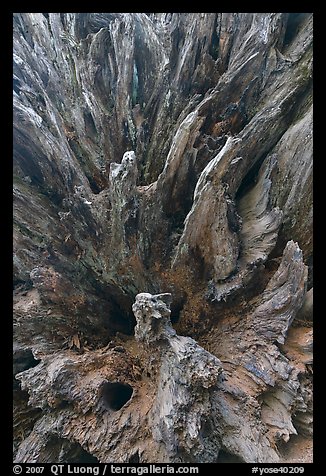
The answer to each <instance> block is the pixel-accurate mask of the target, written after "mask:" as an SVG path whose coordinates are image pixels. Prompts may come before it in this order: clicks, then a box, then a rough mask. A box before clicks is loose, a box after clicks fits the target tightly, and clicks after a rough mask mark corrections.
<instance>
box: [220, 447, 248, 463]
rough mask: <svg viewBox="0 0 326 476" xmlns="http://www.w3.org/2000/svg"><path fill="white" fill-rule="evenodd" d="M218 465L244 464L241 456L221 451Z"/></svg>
mask: <svg viewBox="0 0 326 476" xmlns="http://www.w3.org/2000/svg"><path fill="white" fill-rule="evenodd" d="M216 463H244V461H243V460H242V459H241V458H239V456H236V455H233V454H231V453H228V452H227V451H223V450H221V451H220V452H219V454H218V458H217V461H216Z"/></svg>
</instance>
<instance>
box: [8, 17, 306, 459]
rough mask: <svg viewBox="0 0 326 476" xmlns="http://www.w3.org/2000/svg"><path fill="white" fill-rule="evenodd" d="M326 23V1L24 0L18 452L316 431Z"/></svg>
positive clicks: (247, 447) (240, 449) (134, 451)
mask: <svg viewBox="0 0 326 476" xmlns="http://www.w3.org/2000/svg"><path fill="white" fill-rule="evenodd" d="M312 36H313V35H312V15H311V14H292V13H291V14H286V13H201V14H200V13H171V14H168V13H151V14H144V13H135V14H132V13H61V14H60V13H49V14H46V13H45V14H43V13H17V14H14V71H13V72H14V80H13V89H14V93H13V109H14V116H13V118H14V124H13V125H14V341H15V347H14V362H15V365H14V376H15V378H14V392H15V398H14V401H15V416H14V428H15V433H14V439H15V441H14V445H15V461H17V462H50V461H51V462H56V461H59V462H64V461H68V462H69V461H86V460H87V461H90V462H92V461H93V462H94V461H96V460H99V461H105V462H107V461H117V462H119V461H120V462H128V461H131V462H136V461H141V462H178V461H180V462H206V461H209V462H220V461H221V462H222V460H223V459H225V458H226V459H228V458H231V459H232V458H236V459H237V460H238V461H242V462H279V461H281V453H282V451H283V452H284V445H286V447H287V448H289V447H290V445H291V441H292V440H291V435H293V434H296V433H299V434H302V435H305V436H306V437H307V438H311V435H312V390H311V388H312V328H311V326H312V289H313V288H312V286H313V275H312V218H313V215H312ZM160 293H163V294H160ZM170 320H171V322H172V326H173V327H172V326H171V322H170ZM127 397H128V398H127ZM126 398H127V400H126V401H124V399H126ZM95 458H96V459H95ZM294 462H295V461H294Z"/></svg>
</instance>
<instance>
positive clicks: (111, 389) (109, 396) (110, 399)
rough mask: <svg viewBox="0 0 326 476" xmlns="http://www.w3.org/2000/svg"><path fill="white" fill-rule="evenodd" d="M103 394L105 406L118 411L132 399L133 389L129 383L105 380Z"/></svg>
mask: <svg viewBox="0 0 326 476" xmlns="http://www.w3.org/2000/svg"><path fill="white" fill-rule="evenodd" d="M101 394H102V400H103V402H104V405H105V407H106V408H108V409H110V410H114V411H118V410H120V408H122V407H123V406H124V405H125V404H126V403H127V402H128V400H130V398H131V396H132V394H133V389H132V387H131V386H130V385H129V384H127V383H120V382H105V383H104V384H103V386H102V390H101Z"/></svg>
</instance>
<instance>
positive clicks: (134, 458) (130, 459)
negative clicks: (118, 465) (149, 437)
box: [128, 451, 140, 463]
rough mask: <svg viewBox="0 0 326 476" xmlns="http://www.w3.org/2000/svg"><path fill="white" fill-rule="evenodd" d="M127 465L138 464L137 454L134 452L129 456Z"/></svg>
mask: <svg viewBox="0 0 326 476" xmlns="http://www.w3.org/2000/svg"><path fill="white" fill-rule="evenodd" d="M128 463H140V459H139V452H138V451H136V453H134V454H133V455H132V456H130V458H129V461H128Z"/></svg>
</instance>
